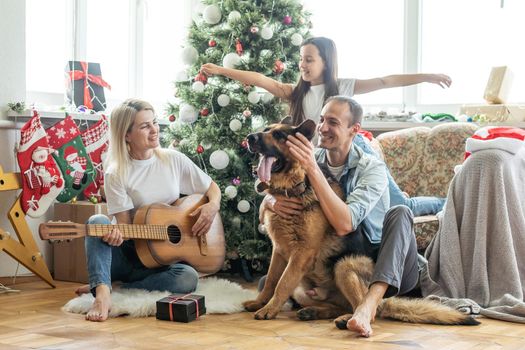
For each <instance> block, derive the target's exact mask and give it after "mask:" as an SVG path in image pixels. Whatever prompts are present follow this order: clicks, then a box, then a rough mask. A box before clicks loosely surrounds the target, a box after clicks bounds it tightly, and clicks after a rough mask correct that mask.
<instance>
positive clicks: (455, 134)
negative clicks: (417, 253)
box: [373, 123, 479, 250]
mask: <svg viewBox="0 0 525 350" xmlns="http://www.w3.org/2000/svg"><path fill="white" fill-rule="evenodd" d="M478 128H479V126H477V125H475V124H473V123H446V124H442V125H438V126H435V127H433V128H429V127H425V126H420V127H414V128H410V129H404V130H397V131H392V132H387V133H384V134H381V135H379V136H378V137H377V141H378V143H379V146H380V149H381V152H382V156H383V159H384V160H385V163H386V164H387V166H388V168H389V169H390V172H391V173H392V176H393V177H394V179H395V180H396V182H397V184H398V185H399V187H400V188H401V189H402V190H403V191H404V192H406V193H408V195H410V196H412V197H413V196H436V197H446V196H447V192H448V185H449V183H450V181H451V180H452V177H453V176H454V166H455V165H457V164H461V163H462V162H463V159H464V156H465V141H466V139H467V138H468V137H470V136H472V134H473V133H474V132H475V131H476V130H477V129H478ZM373 143H375V142H373ZM377 146H378V145H377V143H376V147H375V148H376V149H377ZM437 229H438V220H437V217H436V216H435V215H427V216H419V217H416V218H415V220H414V231H415V234H416V240H417V246H418V250H424V249H425V248H426V247H427V246H428V244H429V243H430V240H431V239H432V237H434V235H435V234H436V232H437Z"/></svg>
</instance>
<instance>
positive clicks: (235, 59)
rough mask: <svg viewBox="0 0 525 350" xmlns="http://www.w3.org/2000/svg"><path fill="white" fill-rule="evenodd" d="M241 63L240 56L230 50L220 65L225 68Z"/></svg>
mask: <svg viewBox="0 0 525 350" xmlns="http://www.w3.org/2000/svg"><path fill="white" fill-rule="evenodd" d="M240 63H241V58H240V57H239V55H238V54H237V53H235V52H230V53H228V54H226V55H225V56H224V58H223V59H222V66H223V67H226V68H232V69H233V68H235V67H237V66H238V65H239V64H240Z"/></svg>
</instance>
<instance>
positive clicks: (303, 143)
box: [286, 133, 318, 174]
mask: <svg viewBox="0 0 525 350" xmlns="http://www.w3.org/2000/svg"><path fill="white" fill-rule="evenodd" d="M286 145H287V146H288V149H289V150H290V153H291V155H292V156H293V157H294V158H295V160H297V161H298V162H299V163H300V164H301V166H302V167H303V169H304V170H305V171H306V173H307V174H311V173H312V171H314V170H315V169H317V168H318V165H317V161H316V160H315V154H314V145H313V144H312V143H311V142H310V141H308V139H307V138H306V137H305V136H304V135H303V134H301V133H295V136H292V135H288V137H287V141H286Z"/></svg>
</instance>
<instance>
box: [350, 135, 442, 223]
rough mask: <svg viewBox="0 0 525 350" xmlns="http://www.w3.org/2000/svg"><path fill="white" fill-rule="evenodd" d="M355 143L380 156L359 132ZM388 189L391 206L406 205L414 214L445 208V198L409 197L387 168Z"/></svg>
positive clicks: (428, 212)
mask: <svg viewBox="0 0 525 350" xmlns="http://www.w3.org/2000/svg"><path fill="white" fill-rule="evenodd" d="M354 144H356V145H357V146H359V148H361V149H362V150H363V151H364V152H365V153H367V154H370V155H373V156H374V157H376V158H379V155H378V154H377V153H376V151H374V149H373V148H372V147H370V145H369V144H368V143H367V142H366V141H365V140H364V136H363V135H361V134H357V135H356V136H355V138H354ZM387 177H388V190H389V192H390V207H393V206H395V205H406V206H407V207H409V208H410V209H411V210H412V213H414V216H421V215H429V214H436V213H437V212H439V211H441V209H443V206H444V205H445V200H446V199H445V198H439V197H412V198H411V197H407V196H406V195H405V194H404V193H403V191H401V189H400V188H399V186H398V185H397V183H396V181H395V180H394V178H393V177H392V175H391V174H390V170H388V168H387Z"/></svg>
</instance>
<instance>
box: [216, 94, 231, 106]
mask: <svg viewBox="0 0 525 350" xmlns="http://www.w3.org/2000/svg"><path fill="white" fill-rule="evenodd" d="M217 103H218V104H219V106H221V107H226V106H227V105H229V104H230V96H228V95H226V94H220V95H219V97H217Z"/></svg>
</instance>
